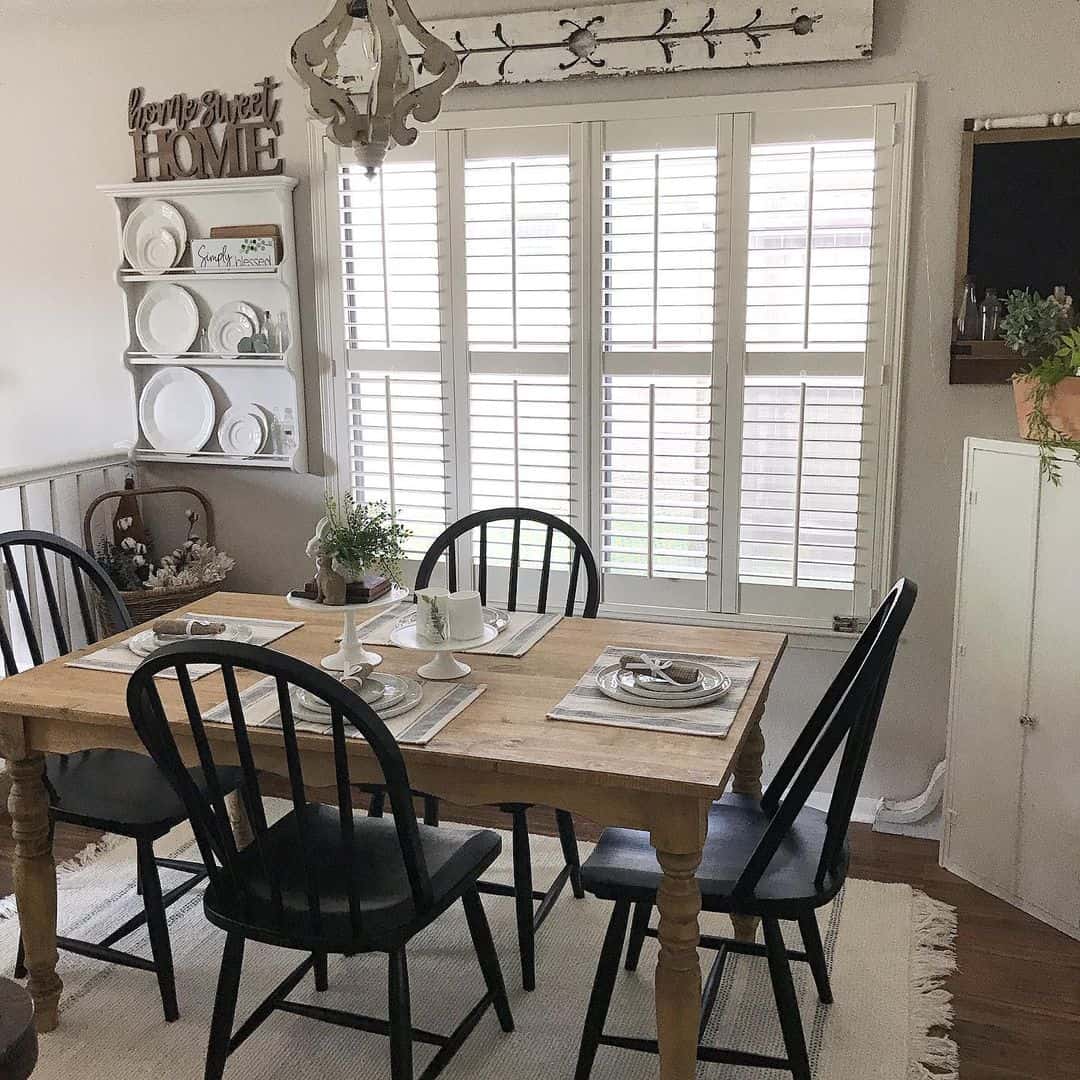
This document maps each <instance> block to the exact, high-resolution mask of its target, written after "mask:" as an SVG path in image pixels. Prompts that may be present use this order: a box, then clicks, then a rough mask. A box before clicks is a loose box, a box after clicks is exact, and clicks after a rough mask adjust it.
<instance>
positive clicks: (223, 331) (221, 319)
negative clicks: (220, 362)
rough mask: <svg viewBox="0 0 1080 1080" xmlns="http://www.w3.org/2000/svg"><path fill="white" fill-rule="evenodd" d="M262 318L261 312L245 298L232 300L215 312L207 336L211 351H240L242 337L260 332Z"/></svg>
mask: <svg viewBox="0 0 1080 1080" xmlns="http://www.w3.org/2000/svg"><path fill="white" fill-rule="evenodd" d="M261 323H262V319H261V318H260V316H259V313H258V312H257V311H256V310H255V309H254V308H253V307H252V306H251V305H250V304H245V303H244V301H243V300H232V301H230V302H229V303H227V304H222V305H221V307H219V308H218V309H217V311H215V312H214V314H213V315H212V316H211V318H210V326H209V327H208V328H207V331H206V336H207V339H208V340H209V342H210V351H211V352H216V353H222V354H235V353H238V352H239V351H240V339H241V338H246V337H251V336H252V334H257V333H258V332H259V326H260V325H261Z"/></svg>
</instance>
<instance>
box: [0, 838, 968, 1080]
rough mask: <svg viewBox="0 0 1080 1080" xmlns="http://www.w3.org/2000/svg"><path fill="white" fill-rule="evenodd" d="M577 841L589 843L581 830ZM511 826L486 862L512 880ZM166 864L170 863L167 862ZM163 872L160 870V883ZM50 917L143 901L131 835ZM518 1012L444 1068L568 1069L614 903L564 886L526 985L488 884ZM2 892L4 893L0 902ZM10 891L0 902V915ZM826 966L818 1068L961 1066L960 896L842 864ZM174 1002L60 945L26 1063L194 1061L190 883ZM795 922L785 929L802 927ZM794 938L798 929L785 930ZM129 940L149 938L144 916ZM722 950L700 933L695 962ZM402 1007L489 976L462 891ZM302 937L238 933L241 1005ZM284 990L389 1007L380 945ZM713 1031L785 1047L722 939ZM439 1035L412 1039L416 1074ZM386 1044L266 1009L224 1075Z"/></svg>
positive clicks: (213, 961) (132, 945)
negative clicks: (828, 1001)
mask: <svg viewBox="0 0 1080 1080" xmlns="http://www.w3.org/2000/svg"><path fill="white" fill-rule="evenodd" d="M581 846H582V852H583V855H584V854H585V853H586V852H587V850H588V845H585V844H582V845H581ZM509 853H510V842H509V836H506V837H505V838H504V843H503V855H502V857H501V859H500V861H499V863H498V864H497V866H496V867H495V868H493V869H494V871H495V873H494V875H493V876H497V877H501V878H502V880H504V881H509V880H510V854H509ZM157 854H158V856H159V857H169V858H174V859H175V858H197V857H198V853H197V849H196V847H195V845H194V842H193V840H192V836H191V832H190V830H189V829H188V828H187V826H182V827H180V828H179V829H177V830H175V831H174V832H173V833H171V834H170V835H169V836H168V837H166V838H165V839H163V840H160V841H159V842H158V844H157ZM533 858H534V876H535V880H536V881H537V882H538V883H539V882H546V881H549V880H551V878H553V877H554V875H555V873H556V872H557V871H558V869H559V868H560V866H561V852H560V848H559V843H558V841H557V840H554V839H549V838H546V837H539V836H538V837H534V838H533ZM175 880H177V881H178V880H180V879H179V878H177V879H175ZM172 881H173V876H172V872H171V871H164V872H163V883H164V884H165V887H166V888H168V886H169V883H170V882H172ZM59 883H60V887H59V908H60V929H61V932H62V933H66V934H69V935H72V936H75V937H80V938H84V939H89V940H99V939H100V938H101V937H104V936H105V935H106V934H107V933H108V932H109V930H110V929H112V928H113V927H115V926H118V925H119V924H120V923H121V922H123V921H124V920H125V919H126V918H127V917H129V916H130V915H132V914H134V913H135V912H137V911H138V910H139V907H140V903H141V901H140V899H139V897H138V896H137V894H136V891H135V850H134V843H133V842H132V841H126V840H118V839H116V838H112V837H108V838H106V839H105V840H104V841H103V842H102V843H101V844H99V845H96V846H95V847H94V848H93V849H88V851H87V852H84V853H83V854H82V855H81V856H79V857H78V858H77V859H75V860H72V863H71V864H70V865H67V866H64V867H62V868H61V871H60V873H59ZM484 904H485V906H486V908H487V911H488V916H489V919H490V921H491V926H492V932H493V934H494V936H495V941H496V945H497V947H498V950H499V956H500V958H501V961H502V966H503V973H504V976H505V978H506V982H507V986H508V988H509V992H510V1000H511V1006H512V1008H513V1012H514V1020H515V1024H516V1030H515V1031H514V1032H513V1033H512V1034H510V1035H505V1034H503V1033H502V1031H501V1030H500V1029H499V1026H498V1024H497V1022H496V1020H495V1017H494V1016H493V1015H492V1014H491V1012H490V1010H489V1012H488V1014H487V1015H486V1016H485V1017H484V1019H483V1020H482V1021H481V1023H480V1025H479V1027H478V1028H477V1029H476V1031H475V1032H474V1033H473V1034H472V1036H471V1037H470V1038H469V1039H468V1041H467V1042H466V1044H465V1046H464V1047H463V1048H462V1049H461V1050H460V1051H459V1052H458V1054H457V1056H456V1057H455V1058H454V1060H453V1061H452V1062H451V1063H450V1065H449V1066H448V1068H447V1069H446V1071H445V1072H444V1073H443V1076H444V1077H446V1078H447V1080H466V1078H467V1080H559V1078H562V1077H566V1078H567V1080H569V1078H570V1077H572V1076H573V1075H574V1065H575V1062H576V1058H577V1049H578V1040H579V1038H580V1036H581V1029H582V1025H583V1023H584V1017H585V1006H586V1002H587V1001H588V996H589V990H590V988H591V985H592V978H593V974H594V971H595V965H596V961H597V957H598V955H599V952H600V943H601V941H602V939H603V936H604V930H605V928H606V925H607V920H608V917H609V915H610V912H611V907H610V905H609V904H607V903H604V902H602V901H599V900H596V899H595V898H593V897H588V898H586V899H584V900H575V899H574V897H573V896H572V895H571V894H570V893H569V890H567V892H566V893H565V894H564V895H563V896H562V897H561V898H560V899H559V901H558V903H557V904H556V905H555V908H554V909H553V911H552V913H551V915H550V917H549V918H548V920H547V922H545V923H544V925H543V927H542V928H541V930H540V934H539V937H538V940H537V980H536V981H537V989H536V990H535V991H534V992H533V993H525V992H524V991H522V989H521V977H520V969H519V966H518V956H517V934H516V929H515V921H514V908H513V902H512V901H511V900H509V899H503V898H498V897H485V898H484ZM0 905H4V901H0ZM10 911H11V905H10V904H6V905H5V906H0V917H2V915H3V914H4V913H5V912H6V913H10ZM819 917H820V922H821V930H822V937H823V939H824V942H825V948H826V952H827V954H828V957H829V963H830V966H831V972H832V984H833V993H834V997H835V1004H833V1005H830V1006H823V1005H821V1004H819V1003H818V1000H817V997H816V994H815V992H814V984H813V980H812V979H811V977H810V973H809V971H808V970H807V967H806V965H805V964H794V965H793V967H794V969H795V979H796V989H797V992H798V995H799V1000H800V1005H801V1009H802V1015H803V1025H804V1028H805V1031H806V1038H807V1044H808V1046H809V1048H810V1054H811V1059H812V1062H813V1069H814V1077H815V1080H957V1077H958V1076H959V1066H958V1061H957V1050H956V1046H955V1044H954V1043H953V1042H952V1040H951V1039H950V1038H949V1037H948V1029H949V1028H950V1026H951V1020H952V1010H951V1005H950V996H949V994H948V993H947V991H946V990H945V988H944V983H945V980H946V978H947V976H948V975H949V974H950V972H952V971H953V969H954V968H955V952H954V947H953V940H954V937H955V932H956V917H955V912H954V910H953V909H952V908H950V907H948V906H946V905H945V904H942V903H940V902H938V901H936V900H932V899H930V898H929V897H928V896H926V895H924V894H923V893H920V892H918V891H916V890H914V889H912V888H911V887H910V886H908V885H886V884H880V883H878V882H871V881H861V880H851V881H849V882H848V883H847V886H846V888H845V889H844V891H843V892H842V893H841V894H840V895H839V896H838V897H837V898H836V900H834V901H833V903H832V904H830V905H829V906H828V907H826V908H823V909H822V910H821V911H820V912H819ZM702 927H703V931H704V932H707V933H708V932H711V933H718V934H724V933H729V932H730V923H728V922H727V920H726V919H724V918H723V917H721V916H711V915H703V916H702ZM169 930H170V934H171V937H172V948H173V957H174V963H175V967H176V981H177V991H178V995H179V999H180V1010H181V1018H180V1020H179V1021H177V1022H176V1023H173V1024H166V1023H165V1022H164V1020H163V1019H162V1014H161V1004H160V999H159V997H158V992H157V983H156V981H155V979H154V976H153V975H152V974H149V973H146V972H141V971H138V970H134V969H131V968H123V967H117V966H114V965H109V964H104V963H100V962H97V961H93V960H88V959H83V958H82V957H78V956H75V955H73V954H70V953H61V956H60V966H59V972H60V974H61V976H62V977H63V980H64V984H65V986H64V997H63V1003H62V1013H61V1026H60V1028H59V1030H57V1031H55V1032H53V1033H52V1034H50V1035H47V1036H44V1037H43V1038H42V1039H41V1057H40V1064H39V1065H38V1068H37V1070H36V1071H35V1073H34V1078H35V1080H74V1078H78V1080H164V1078H168V1080H186V1078H189V1077H190V1078H192V1080H196V1078H198V1077H201V1076H202V1074H203V1060H204V1057H203V1055H204V1052H205V1049H206V1036H207V1032H208V1028H209V1021H210V1012H211V1009H212V1005H213V998H214V988H215V983H216V979H217V972H218V965H219V962H220V959H221V950H222V945H223V942H224V935H223V934H222V933H221V932H220V931H218V930H217V929H215V928H214V927H213V926H211V925H210V924H209V923H208V922H207V921H206V920H205V918H204V917H203V914H202V899H201V890H200V889H196V890H195V891H194V892H193V893H191V894H189V895H188V896H186V897H184V898H183V899H182V900H180V901H179V902H178V903H177V904H175V905H174V906H173V907H172V908H171V909H170V911H169ZM796 933H797V929H796ZM17 940H18V920H17V919H16V918H10V917H9V918H7V919H6V920H4V921H2V922H0V967H2V968H3V970H7V971H10V970H11V968H12V966H13V963H14V959H15V950H16V944H17ZM792 945H793V947H798V942H797V940H796V939H794V938H793V939H792ZM121 947H123V948H128V949H130V951H133V952H136V953H140V954H142V955H146V956H149V955H150V952H149V945H148V943H147V940H146V934H145V931H139V932H137V933H135V934H133V935H132V936H131V938H129V939H127V940H126V941H124V942H122V943H121ZM656 953H657V944H656V942H655V940H649V941H647V942H646V945H645V949H644V952H643V954H642V957H641V963H640V965H639V967H638V970H637V971H636V972H634V973H628V972H623V973H622V974H621V975H620V978H619V980H618V983H617V986H616V991H615V997H614V1000H613V1002H612V1010H611V1015H610V1018H609V1020H608V1025H607V1030H608V1031H609V1032H611V1033H617V1034H620V1035H636V1036H642V1037H650V1038H652V1037H655V1031H656V1024H655V1019H654V1013H653V973H654V971H655V967H656ZM713 955H714V954H712V953H710V952H706V951H703V952H702V954H701V960H702V965H703V967H705V968H706V969H707V965H708V964H709V963H711V961H712V957H713ZM408 958H409V975H410V980H409V981H410V984H411V986H412V1000H413V1023H414V1025H416V1026H417V1027H419V1028H426V1029H427V1030H429V1031H442V1032H447V1033H448V1032H450V1031H451V1030H452V1029H453V1027H454V1026H455V1025H456V1024H457V1022H458V1021H459V1020H460V1019H461V1017H462V1016H463V1015H464V1014H465V1012H466V1011H467V1010H468V1009H469V1008H470V1007H471V1005H472V1003H473V1002H474V1001H476V1000H477V999H478V998H479V997H480V995H481V993H482V981H481V978H480V974H479V971H478V969H477V965H476V959H475V954H474V953H473V952H472V948H471V944H470V939H469V934H468V929H467V927H466V924H465V918H464V915H463V913H462V910H461V907H460V905H458V906H457V907H455V908H454V909H452V910H451V911H450V912H449V913H448V914H447V915H445V916H444V917H443V918H441V919H439V920H438V921H437V922H436V923H435V924H434V925H433V926H431V927H429V928H428V929H427V930H426V931H425V932H424V933H422V934H421V935H419V936H418V937H417V938H415V939H414V940H413V942H412V943H411V945H410V947H409V953H408ZM295 963H296V954H294V953H288V952H286V951H284V950H280V949H273V948H271V947H269V946H263V945H259V944H249V945H248V948H247V952H246V955H245V962H244V969H243V979H242V983H241V990H240V1004H239V1006H238V1009H237V1022H238V1023H239V1022H240V1020H241V1019H242V1018H243V1017H245V1016H246V1015H247V1014H248V1012H250V1011H251V1009H253V1008H254V1007H255V1006H256V1005H257V1004H258V1003H259V1002H261V1001H262V999H263V998H264V997H265V996H266V995H267V994H268V993H269V992H270V990H272V989H273V988H274V987H275V986H276V985H277V984H278V983H279V982H280V981H281V979H283V978H284V977H285V975H286V974H287V973H288V972H289V971H290V970H291V969H292V967H293V966H295ZM292 998H293V999H294V1000H307V1001H312V1002H315V1001H317V1002H318V1004H324V1005H328V1006H331V1007H335V1008H342V1009H347V1010H349V1011H354V1012H361V1013H365V1014H367V1015H369V1016H385V1015H386V966H385V957H382V956H377V955H371V956H359V957H354V958H351V959H346V958H344V957H332V958H331V960H330V989H329V991H327V992H325V993H323V994H316V992H315V990H314V986H313V985H312V984H311V982H310V980H308V981H306V982H305V983H304V984H302V985H301V986H300V987H299V988H298V989H297V990H296V991H294V993H293V995H292ZM705 1042H706V1043H709V1044H711V1045H715V1046H720V1045H723V1046H730V1047H738V1048H739V1049H744V1050H754V1051H758V1052H761V1053H766V1054H782V1053H783V1042H782V1039H781V1036H780V1031H779V1025H778V1022H777V1018H776V1010H775V1006H774V1003H773V998H772V992H771V988H770V983H769V977H768V970H767V967H766V963H765V961H764V960H763V959H759V958H756V957H732V958H731V959H730V960H729V965H728V967H727V969H726V970H725V973H724V978H723V985H722V987H721V990H720V994H719V996H718V999H717V1002H716V1008H715V1010H714V1012H713V1015H712V1017H711V1019H710V1022H709V1024H708V1029H707V1032H706V1036H705ZM431 1052H432V1050H431V1048H430V1047H425V1046H422V1045H420V1044H417V1047H416V1052H415V1064H416V1073H417V1075H419V1073H420V1072H421V1070H422V1068H423V1066H424V1065H425V1064H426V1063H427V1061H428V1059H429V1057H430V1054H431ZM389 1061H390V1059H389V1047H388V1043H387V1040H386V1039H384V1038H382V1037H380V1036H378V1035H370V1034H364V1033H361V1032H357V1031H353V1030H346V1029H343V1028H338V1027H333V1026H330V1025H327V1024H321V1023H317V1022H314V1021H311V1020H307V1019H303V1018H301V1017H297V1016H294V1015H290V1014H286V1013H275V1014H274V1015H273V1016H272V1017H271V1018H270V1020H269V1021H267V1023H265V1024H264V1025H263V1026H262V1027H261V1028H260V1029H259V1031H258V1032H256V1034H255V1035H254V1036H253V1037H252V1038H251V1039H250V1040H248V1042H247V1043H245V1044H244V1045H243V1046H242V1047H240V1049H239V1050H238V1051H237V1052H236V1053H235V1054H234V1055H233V1057H232V1058H230V1061H229V1065H228V1068H227V1069H226V1073H225V1076H226V1078H227V1080H228V1078H229V1077H233V1078H235V1080H241V1078H242V1080H307V1078H311V1080H315V1078H318V1080H337V1078H339V1077H340V1078H341V1080H383V1078H385V1077H387V1076H389V1073H390V1064H389ZM657 1075H658V1064H657V1060H656V1058H655V1057H652V1056H650V1055H646V1054H641V1053H637V1052H634V1051H627V1050H621V1049H611V1048H607V1047H601V1049H600V1052H599V1055H598V1057H597V1061H596V1065H595V1067H594V1069H593V1073H592V1076H593V1080H645V1078H654V1077H656V1076H657ZM782 1075H784V1074H781V1073H778V1072H775V1071H768V1070H756V1069H747V1068H735V1067H730V1066H721V1065H701V1066H699V1069H698V1078H699V1080H776V1078H777V1077H781V1076H782Z"/></svg>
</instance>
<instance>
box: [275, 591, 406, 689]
mask: <svg viewBox="0 0 1080 1080" xmlns="http://www.w3.org/2000/svg"><path fill="white" fill-rule="evenodd" d="M408 595H409V590H408V589H402V588H399V587H398V586H397V585H395V586H394V587H393V588H392V589H391V590H390V591H389V592H388V593H387V594H386V595H385V596H380V597H379V599H378V600H369V601H368V602H367V603H366V604H320V603H319V602H318V601H317V600H308V599H306V598H305V597H303V596H286V597H285V599H286V600H287V601H288V602H289V605H290V606H291V607H296V608H301V609H303V610H304V611H340V612H342V614H343V616H344V619H345V623H344V626H343V627H342V630H341V648H340V649H338V651H337V652H336V653H332V654H331V655H330V656H324V657H323V658H322V666H323V667H324V668H326V670H327V671H351V670H352V669H353V668H354V667H357V666H358V665H359V664H370V665H371V666H372V667H378V666H379V664H381V663H382V656H381V655H380V654H379V653H377V652H371V651H370V650H368V649H365V648H364V646H363V644H362V643H361V642H360V641H357V639H356V613H357V612H358V611H370V610H372V609H373V608H381V607H387V606H388V605H390V604H399V603H401V601H402V600H404V599H405V597H406V596H408Z"/></svg>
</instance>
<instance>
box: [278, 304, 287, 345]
mask: <svg viewBox="0 0 1080 1080" xmlns="http://www.w3.org/2000/svg"><path fill="white" fill-rule="evenodd" d="M277 340H278V347H277V351H278V352H279V353H282V354H284V353H286V352H288V351H289V316H288V315H287V314H286V313H285V312H284V311H282V312H280V313H279V314H278V317H277Z"/></svg>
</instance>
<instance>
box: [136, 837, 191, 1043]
mask: <svg viewBox="0 0 1080 1080" xmlns="http://www.w3.org/2000/svg"><path fill="white" fill-rule="evenodd" d="M135 850H136V853H137V856H138V865H139V876H140V877H141V879H142V887H143V905H144V906H145V908H146V928H147V930H148V931H149V932H150V950H151V952H152V953H153V954H154V967H155V969H156V971H157V981H158V989H159V990H160V991H161V1004H162V1006H163V1008H164V1010H165V1019H166V1021H168V1022H171V1021H173V1020H176V1019H178V1018H179V1016H180V1010H179V1009H178V1008H177V1004H176V978H175V976H174V975H173V960H172V946H171V945H170V943H169V924H168V921H167V919H166V916H165V903H164V901H163V900H162V898H161V879H160V878H159V877H158V868H157V863H156V862H154V845H153V843H152V841H150V840H139V841H137V842H136V848H135Z"/></svg>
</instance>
